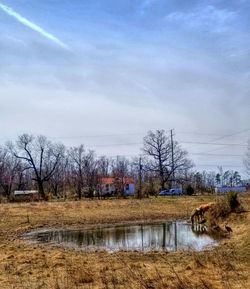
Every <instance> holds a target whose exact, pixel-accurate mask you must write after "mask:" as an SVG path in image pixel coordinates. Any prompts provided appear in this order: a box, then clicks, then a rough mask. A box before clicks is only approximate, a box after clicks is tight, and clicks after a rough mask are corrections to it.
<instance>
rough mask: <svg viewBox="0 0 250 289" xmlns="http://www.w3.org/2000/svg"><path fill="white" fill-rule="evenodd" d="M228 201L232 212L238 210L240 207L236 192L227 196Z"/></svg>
mask: <svg viewBox="0 0 250 289" xmlns="http://www.w3.org/2000/svg"><path fill="white" fill-rule="evenodd" d="M227 201H228V204H229V206H230V208H231V210H232V211H234V210H235V209H237V208H238V207H239V205H240V203H239V201H238V194H237V193H236V192H229V193H228V194H227Z"/></svg>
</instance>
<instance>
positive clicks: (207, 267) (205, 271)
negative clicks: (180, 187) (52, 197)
mask: <svg viewBox="0 0 250 289" xmlns="http://www.w3.org/2000/svg"><path fill="white" fill-rule="evenodd" d="M211 201H215V200H214V197H209V196H206V197H178V198H177V197H176V198H175V197H173V198H172V197H166V198H154V199H146V200H141V201H138V200H106V201H97V200H95V201H81V202H62V203H58V202H57V203H30V204H2V205H1V206H0V288H1V289H5V288H15V289H16V288H18V289H19V288H20V289H24V288H25V289H26V288H27V289H28V288H29V289H35V288H36V289H38V288H50V289H76V288H148V289H149V288H156V289H157V288H159V289H162V288H171V289H175V288H177V289H217V288H218V289H219V288H223V289H224V288H228V289H231V288H239V289H243V288H250V280H249V277H248V276H249V274H250V232H249V221H250V213H249V210H250V196H249V195H246V196H244V197H242V200H241V202H242V203H243V205H244V208H245V209H246V210H247V212H244V213H240V214H236V213H233V214H231V215H230V216H229V218H228V222H229V224H230V226H231V227H232V228H233V231H234V232H233V234H232V236H231V237H230V238H229V237H228V238H226V239H225V240H223V241H222V244H221V246H219V247H218V248H216V249H214V250H211V251H205V252H199V253H198V252H176V253H167V252H165V253H164V252H151V253H141V252H119V253H115V254H109V253H106V252H91V253H87V252H84V251H80V252H79V251H74V250H64V249H63V248H53V247H44V246H40V245H34V244H33V245H30V244H27V243H26V242H25V241H24V240H22V239H20V238H19V235H20V233H22V232H25V231H27V230H31V229H35V228H40V227H46V228H47V227H56V228H59V227H66V226H67V227H71V226H77V227H79V226H83V225H87V224H95V223H115V222H119V223H121V222H134V221H138V220H145V221H148V220H157V219H172V218H173V219H175V218H186V217H187V216H189V214H190V212H191V210H192V209H193V208H194V207H196V206H198V205H200V204H203V203H207V202H211ZM224 221H225V220H221V222H224Z"/></svg>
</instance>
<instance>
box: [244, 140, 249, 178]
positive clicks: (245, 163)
mask: <svg viewBox="0 0 250 289" xmlns="http://www.w3.org/2000/svg"><path fill="white" fill-rule="evenodd" d="M244 165H245V168H246V172H247V174H248V175H249V176H250V140H249V141H248V145H247V151H246V154H245V157H244Z"/></svg>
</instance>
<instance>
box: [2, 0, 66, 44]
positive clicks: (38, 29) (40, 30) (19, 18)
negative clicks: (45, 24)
mask: <svg viewBox="0 0 250 289" xmlns="http://www.w3.org/2000/svg"><path fill="white" fill-rule="evenodd" d="M0 8H1V9H2V10H3V11H4V12H5V13H7V14H8V15H9V16H12V17H14V18H15V19H16V20H17V21H19V22H20V23H22V24H23V25H25V26H27V27H29V28H30V29H32V30H34V31H36V32H38V33H39V34H41V35H43V36H44V37H46V38H47V39H49V40H51V41H53V42H54V43H56V44H58V45H59V46H61V47H63V48H64V49H67V50H69V47H68V46H67V45H66V44H64V43H63V42H62V41H61V40H59V39H58V38H57V37H55V36H54V35H52V34H50V33H48V32H46V31H45V30H44V29H43V28H41V27H39V26H38V25H36V24H34V23H33V22H31V21H29V20H28V19H26V18H24V17H23V16H21V15H20V14H18V13H16V12H15V11H14V10H13V9H12V8H10V7H8V6H6V5H3V4H1V3H0Z"/></svg>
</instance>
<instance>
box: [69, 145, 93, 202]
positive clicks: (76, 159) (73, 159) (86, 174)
mask: <svg viewBox="0 0 250 289" xmlns="http://www.w3.org/2000/svg"><path fill="white" fill-rule="evenodd" d="M69 161H70V168H71V183H72V185H73V187H74V190H75V193H76V194H77V196H78V198H79V199H81V198H82V196H83V195H85V196H93V193H94V190H95V189H96V186H97V183H98V161H97V160H96V158H95V154H94V151H88V152H86V151H85V149H84V146H83V145H80V146H79V147H74V148H71V149H70V150H69Z"/></svg>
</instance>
